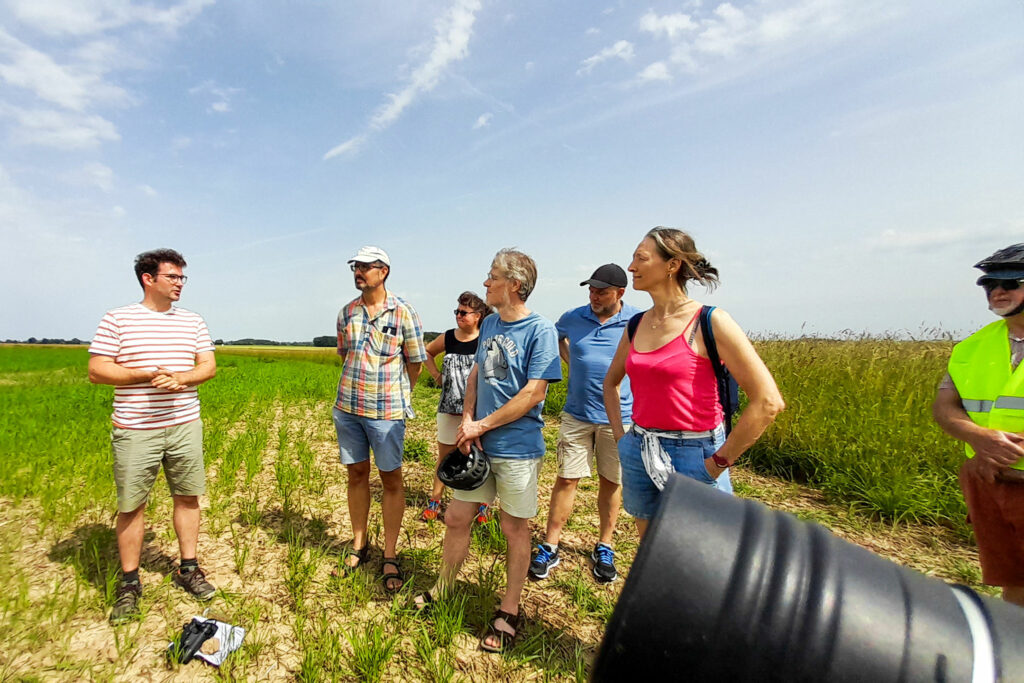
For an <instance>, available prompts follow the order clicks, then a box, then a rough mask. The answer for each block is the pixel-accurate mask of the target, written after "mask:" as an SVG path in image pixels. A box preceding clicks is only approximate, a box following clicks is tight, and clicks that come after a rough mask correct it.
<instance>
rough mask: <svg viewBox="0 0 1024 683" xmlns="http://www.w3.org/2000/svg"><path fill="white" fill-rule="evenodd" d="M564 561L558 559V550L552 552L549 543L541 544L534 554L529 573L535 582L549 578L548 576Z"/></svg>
mask: <svg viewBox="0 0 1024 683" xmlns="http://www.w3.org/2000/svg"><path fill="white" fill-rule="evenodd" d="M561 561H562V560H561V559H559V557H558V548H555V549H553V550H552V548H551V546H549V545H548V544H547V543H541V544H540V545H539V546H537V550H536V551H535V552H534V553H533V559H532V560H531V561H530V569H529V571H528V572H527V573H528V574H529V575H530V578H531V579H533V580H534V581H540V580H541V579H546V578H548V574H549V573H550V572H551V570H552V569H553V568H554V567H557V566H558V563H559V562H561Z"/></svg>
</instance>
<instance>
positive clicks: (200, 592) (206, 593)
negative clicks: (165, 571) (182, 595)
mask: <svg viewBox="0 0 1024 683" xmlns="http://www.w3.org/2000/svg"><path fill="white" fill-rule="evenodd" d="M172 576H173V580H174V584H175V585H176V586H178V587H180V588H181V589H182V590H183V591H185V592H186V593H188V594H189V595H191V596H192V597H193V598H196V599H197V600H209V599H210V598H212V597H213V594H214V593H216V592H217V589H216V588H214V587H213V584H211V583H210V582H209V581H207V580H206V574H204V573H203V570H202V569H200V568H199V567H196V568H195V569H193V570H192V571H190V572H182V571H181V569H178V570H176V571H175V572H174V574H173V575H172Z"/></svg>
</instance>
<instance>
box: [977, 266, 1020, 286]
mask: <svg viewBox="0 0 1024 683" xmlns="http://www.w3.org/2000/svg"><path fill="white" fill-rule="evenodd" d="M993 280H1024V268H1007V269H1006V270H992V271H989V272H987V273H985V274H984V275H982V276H981V277H979V278H978V281H977V283H975V284H979V285H980V284H984V283H985V282H992V281H993Z"/></svg>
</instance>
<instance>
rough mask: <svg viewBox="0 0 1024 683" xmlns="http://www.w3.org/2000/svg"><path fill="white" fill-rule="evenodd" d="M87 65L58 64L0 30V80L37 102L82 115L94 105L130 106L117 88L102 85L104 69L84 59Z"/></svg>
mask: <svg viewBox="0 0 1024 683" xmlns="http://www.w3.org/2000/svg"><path fill="white" fill-rule="evenodd" d="M88 57H90V58H91V59H90V60H89V61H80V62H79V63H76V64H58V63H57V62H56V60H54V59H53V58H52V57H50V55H48V54H46V53H44V52H41V51H39V50H36V49H34V48H32V47H30V46H28V45H26V44H25V43H23V42H21V41H20V40H18V39H17V38H15V37H14V36H12V35H11V34H9V33H7V32H6V31H4V30H3V29H2V28H0V59H2V60H3V63H0V79H3V80H4V81H5V82H6V83H7V84H8V85H10V86H14V87H16V88H23V89H25V90H28V91H30V92H31V93H33V94H34V95H35V96H36V97H38V98H39V99H41V100H45V101H47V102H50V103H52V104H56V105H59V106H61V107H65V108H67V109H72V110H74V111H84V110H85V109H87V108H88V107H90V106H91V105H95V104H113V105H124V104H128V103H129V102H131V98H130V97H129V96H128V93H127V92H126V91H125V90H124V89H123V88H120V87H119V86H116V85H113V84H111V83H107V82H106V81H104V76H105V74H106V72H107V71H108V67H107V66H106V65H104V64H103V62H102V61H95V55H88Z"/></svg>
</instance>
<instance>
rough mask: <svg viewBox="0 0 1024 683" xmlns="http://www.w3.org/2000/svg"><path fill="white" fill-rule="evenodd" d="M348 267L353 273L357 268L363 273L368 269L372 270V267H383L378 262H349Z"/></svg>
mask: <svg viewBox="0 0 1024 683" xmlns="http://www.w3.org/2000/svg"><path fill="white" fill-rule="evenodd" d="M349 267H350V268H351V269H352V272H353V273H354V272H356V271H357V270H358V271H359V272H361V273H365V272H366V271H368V270H373V269H374V268H383V267H384V266H382V265H381V264H379V263H350V264H349Z"/></svg>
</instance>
